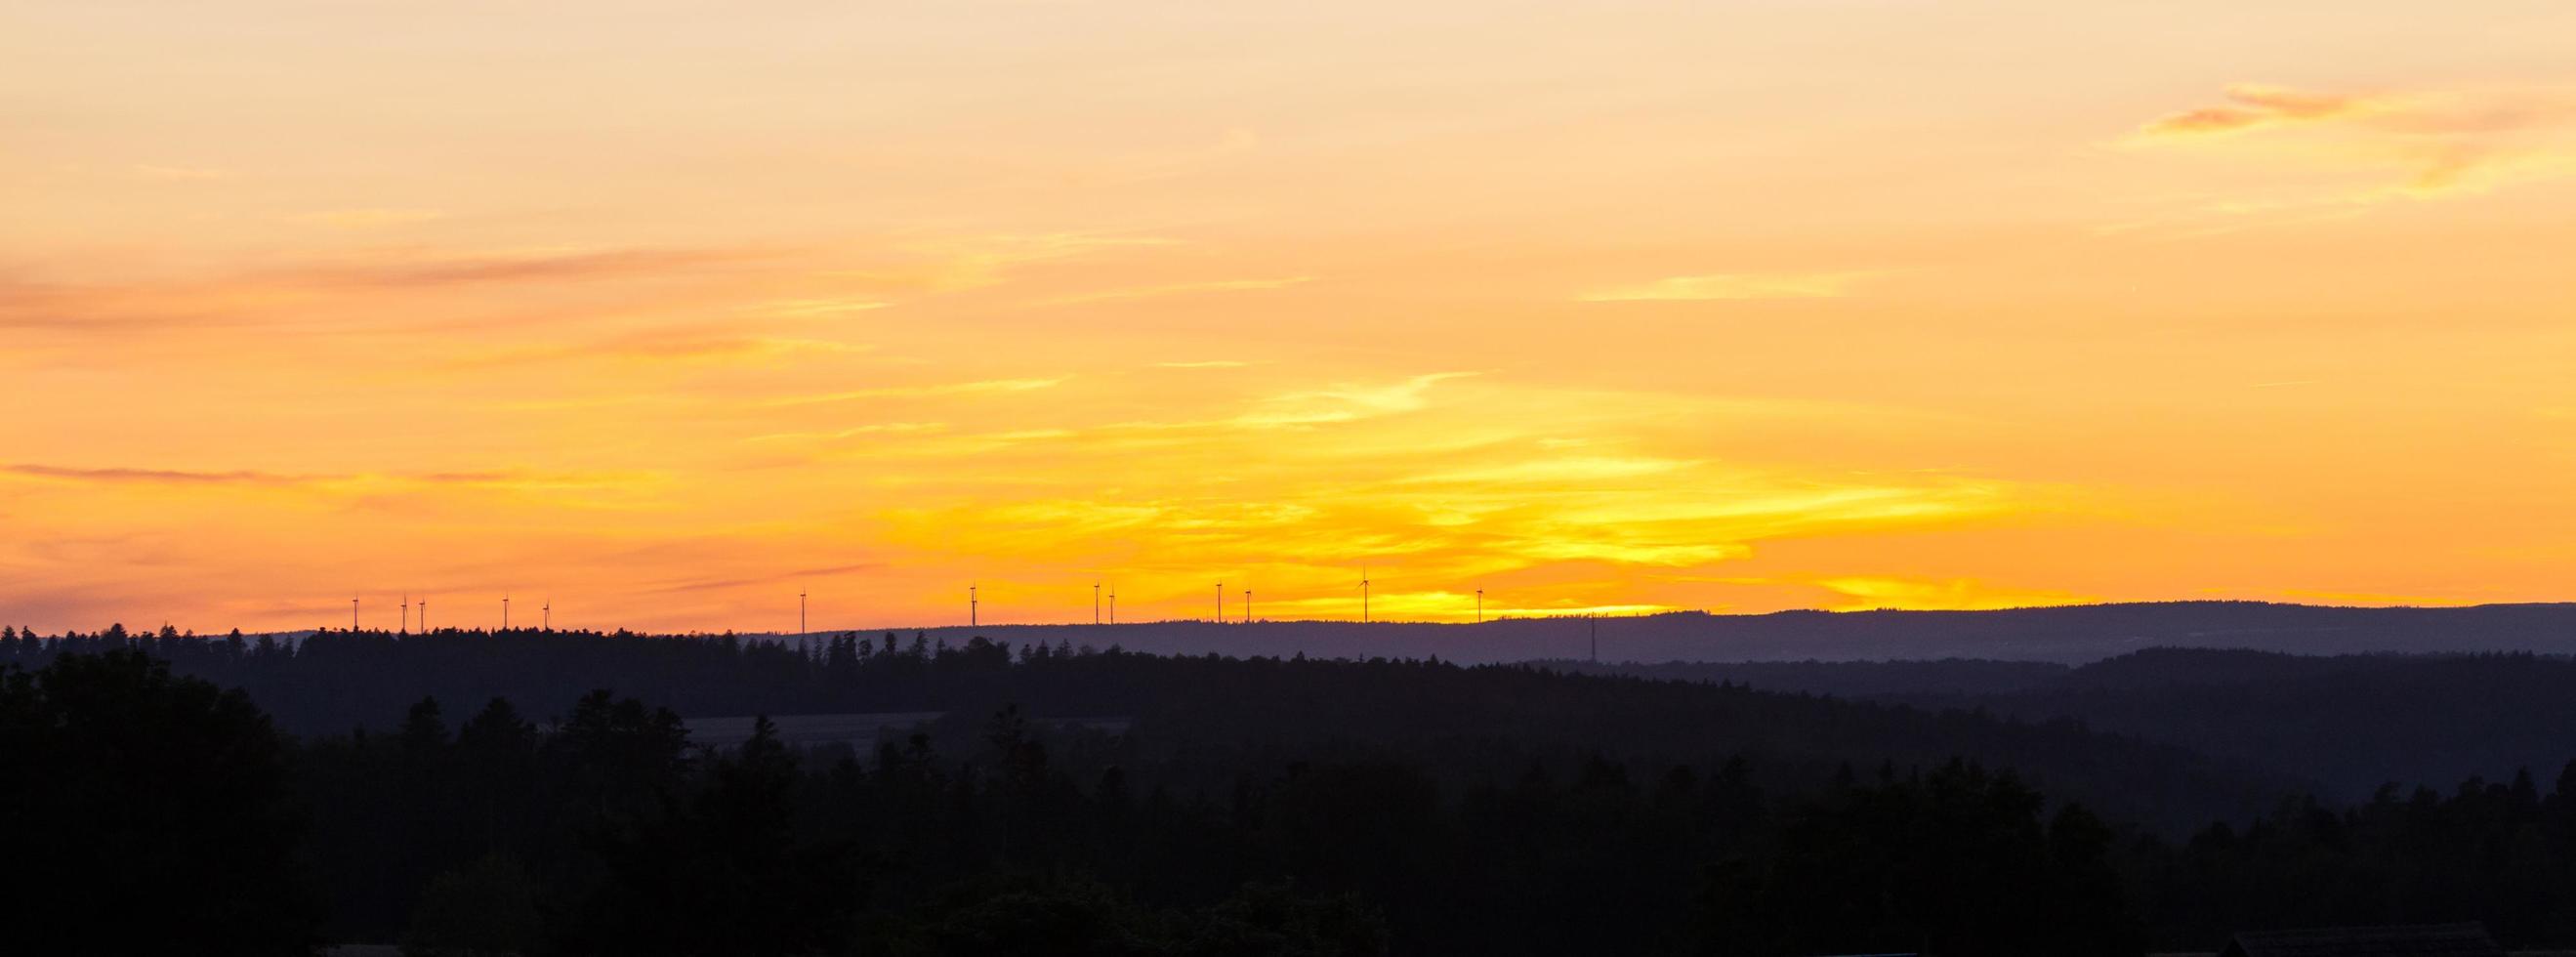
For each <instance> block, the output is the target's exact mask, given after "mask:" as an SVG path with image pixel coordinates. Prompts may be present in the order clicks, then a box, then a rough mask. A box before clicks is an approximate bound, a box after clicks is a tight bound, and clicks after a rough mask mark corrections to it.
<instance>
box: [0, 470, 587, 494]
mask: <svg viewBox="0 0 2576 957" xmlns="http://www.w3.org/2000/svg"><path fill="white" fill-rule="evenodd" d="M0 473H6V474H9V475H18V476H24V477H27V478H33V479H43V480H50V481H56V482H66V483H80V484H112V485H166V486H199V487H216V486H258V487H275V488H284V487H295V486H325V485H353V484H381V483H393V484H402V485H421V486H476V487H486V488H508V489H521V490H535V489H570V488H588V487H595V486H603V485H616V484H626V483H631V482H633V481H635V480H636V478H637V477H636V476H631V475H609V474H589V473H546V472H529V471H519V470H509V469H497V470H480V471H446V472H421V473H405V474H359V473H347V474H290V473H282V472H261V471H253V470H247V469H234V470H222V471H215V470H194V469H170V468H133V467H124V466H110V467H97V468H91V467H76V466H62V465H44V464H38V463H17V464H12V465H5V466H0Z"/></svg>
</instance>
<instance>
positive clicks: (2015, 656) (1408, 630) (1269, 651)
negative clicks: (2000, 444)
mask: <svg viewBox="0 0 2576 957" xmlns="http://www.w3.org/2000/svg"><path fill="white" fill-rule="evenodd" d="M1596 628H1597V629H1598V635H1599V642H1598V643H1599V657H1600V659H1601V660H1603V661H1801V660H1807V659H1822V660H1878V659H1917V660H1919V659H1934V658H1987V659H1997V660H2007V661H2048V662H2061V663H2066V664H2081V663H2084V662H2089V661H2097V660H2100V659H2104V658H2109V657H2113V656H2116V655H2121V654H2125V653H2128V652H2132V651H2138V650H2141V649H2145V648H2159V647H2188V648H2248V649H2256V650H2263V651H2279V652H2289V653H2294V654H2347V653H2356V652H2471V651H2534V652H2544V653H2554V654H2567V653H2576V604H2545V605H2481V606H2477V607H2472V608H2334V607H2322V606H2314V605H2278V604H2267V603H2262V602H2235V601H2190V602H2159V603H2146V604H2120V605H2078V606H2069V607H2063V608H2018V609H2010V610H2003V611H1857V612H1822V611H1789V612H1778V613H1775V614H1767V615H1711V614H1701V613H1697V612H1682V613H1673V614H1663V615H1646V616H1637V617H1613V618H1599V619H1586V618H1523V619H1498V620H1494V621H1487V622H1484V623H1482V624H1472V625H1442V624H1424V623H1418V622H1376V623H1369V624H1360V623H1356V622H1316V621H1283V622H1255V623H1253V624H1250V625H1244V624H1217V623H1214V622H1205V621H1180V622H1156V623H1152V624H1142V625H1070V624H1068V625H1012V626H1002V627H993V626H986V627H984V628H981V629H976V630H971V631H970V630H969V629H965V628H944V629H931V630H930V631H929V632H928V634H929V635H930V637H932V638H933V639H937V638H942V637H945V638H947V639H948V640H949V642H950V643H952V644H954V643H959V642H963V641H965V640H966V639H967V638H968V637H971V635H973V634H982V635H986V636H988V637H991V638H993V639H994V640H996V641H1010V642H1013V643H1015V644H1026V643H1028V642H1031V641H1043V642H1046V643H1048V644H1054V643H1056V642H1058V641H1070V642H1072V643H1074V644H1077V645H1080V644H1092V645H1097V646H1101V647H1107V646H1109V645H1113V644H1114V645H1119V646H1122V647H1124V648H1126V649H1127V650H1130V651H1152V652H1159V653H1165V654H1201V653H1205V652H1209V651H1215V652H1220V653H1223V654H1230V655H1271V656H1278V657H1286V656H1289V655H1294V654H1298V653H1304V654H1305V655H1307V656H1308V657H1323V658H1339V657H1348V658H1367V657H1375V656H1385V657H1390V658H1422V657H1433V656H1436V657H1438V658H1440V659H1441V660H1443V661H1458V662H1466V663H1470V664H1482V663H1489V662H1506V661H1530V660H1535V659H1542V658H1568V659H1585V658H1590V657H1593V644H1594V637H1593V636H1594V632H1595V629H1596ZM904 634H907V635H909V634H912V631H911V630H910V629H906V630H905V631H904Z"/></svg>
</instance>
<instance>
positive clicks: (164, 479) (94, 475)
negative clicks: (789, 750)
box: [0, 464, 318, 485]
mask: <svg viewBox="0 0 2576 957" xmlns="http://www.w3.org/2000/svg"><path fill="white" fill-rule="evenodd" d="M0 472H8V473H10V474H12V475H26V476H32V477H35V478H46V479H60V480H64V481H72V482H117V483H146V484H169V485H292V484H295V483H298V482H309V481H315V480H316V479H317V478H318V477H316V476H307V475H280V474H277V473H274V472H252V471H224V472H202V471H189V470H185V469H141V468H74V467H69V466H60V465H25V464H21V465H7V466H0Z"/></svg>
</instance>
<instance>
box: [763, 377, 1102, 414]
mask: <svg viewBox="0 0 2576 957" xmlns="http://www.w3.org/2000/svg"><path fill="white" fill-rule="evenodd" d="M1069 378H1071V376H1056V377H1054V378H1050V379H978V380H976V381H973V382H945V383H938V384H935V385H896V386H880V387H878V388H873V389H850V390H847V391H843V392H826V393H822V394H819V395H799V396H789V397H787V398H784V399H771V400H769V401H767V402H763V403H760V405H761V407H763V408H786V407H790V406H799V405H822V404H825V403H831V402H849V401H852V400H855V399H890V398H902V397H910V396H942V395H975V394H981V393H1011V392H1034V391H1036V390H1039V389H1052V388H1054V387H1056V386H1058V385H1062V384H1064V381H1065V380H1066V379H1069Z"/></svg>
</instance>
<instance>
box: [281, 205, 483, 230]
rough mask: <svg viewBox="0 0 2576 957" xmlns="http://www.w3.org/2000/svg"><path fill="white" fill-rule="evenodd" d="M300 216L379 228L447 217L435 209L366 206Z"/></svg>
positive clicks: (325, 223)
mask: <svg viewBox="0 0 2576 957" xmlns="http://www.w3.org/2000/svg"><path fill="white" fill-rule="evenodd" d="M300 218H301V219H302V220H303V221H305V222H308V223H315V224H319V225H323V226H329V227H332V228H335V229H380V228H385V227H392V226H409V225H411V224H414V223H426V222H431V221H433V220H439V219H445V218H447V214H446V213H445V212H442V211H439V210H435V209H390V208H383V207H367V208H360V209H331V210H324V211H322V212H318V213H309V214H306V215H304V216H302V217H300Z"/></svg>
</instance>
